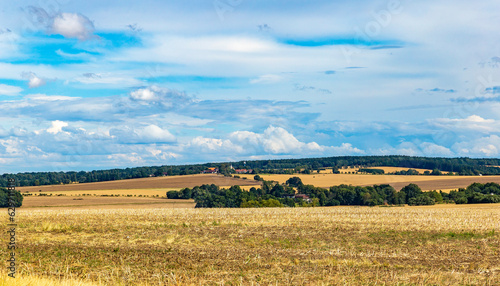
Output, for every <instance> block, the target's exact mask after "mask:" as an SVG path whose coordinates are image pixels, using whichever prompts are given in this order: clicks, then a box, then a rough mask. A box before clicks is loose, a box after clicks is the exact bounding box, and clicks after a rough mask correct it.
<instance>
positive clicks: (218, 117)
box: [0, 0, 500, 173]
mask: <svg viewBox="0 0 500 286" xmlns="http://www.w3.org/2000/svg"><path fill="white" fill-rule="evenodd" d="M4 2H5V3H2V5H1V7H0V173H10V172H27V171H65V170H93V169H104V168H115V167H133V166H145V165H169V164H185V163H202V162H211V161H233V160H250V159H267V158H299V157H301V158H302V157H319V156H335V155H372V154H375V155H388V154H404V155H418V156H446V157H451V156H467V157H500V113H499V110H500V104H499V103H500V34H499V33H498V26H499V24H500V14H499V13H498V11H500V2H499V1H497V0H485V1H480V2H477V1H476V2H474V1H463V0H458V1H457V0H453V1H452V0H449V1H448V0H443V1H430V0H422V1H412V0H399V1H398V0H384V1H365V0H360V1H332V0H325V1H323V0H318V1H297V0H287V1H269V0H267V1H264V0H186V1H159V0H157V1H130V0H120V1H95V0H88V1H74V0H48V1H4Z"/></svg>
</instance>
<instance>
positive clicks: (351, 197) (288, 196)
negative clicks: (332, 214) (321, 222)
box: [167, 177, 443, 208]
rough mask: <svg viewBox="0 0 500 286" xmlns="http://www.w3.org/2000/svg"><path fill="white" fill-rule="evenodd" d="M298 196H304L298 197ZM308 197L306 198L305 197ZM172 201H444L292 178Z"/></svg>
mask: <svg viewBox="0 0 500 286" xmlns="http://www.w3.org/2000/svg"><path fill="white" fill-rule="evenodd" d="M296 193H300V194H301V195H300V196H298V195H296ZM303 195H305V196H303ZM167 197H168V198H169V199H194V200H195V202H196V207H198V208H218V207H220V208H222V207H226V208H237V207H266V206H274V207H276V206H289V207H302V206H338V205H363V206H365V205H366V206H375V205H383V204H387V205H402V204H406V203H407V204H409V205H433V204H435V203H436V200H440V201H442V200H443V199H442V197H441V195H440V193H438V192H435V191H433V192H423V191H422V190H421V189H420V188H419V187H418V186H417V185H415V184H409V185H408V186H406V187H404V188H403V189H401V190H400V191H396V190H395V189H394V188H393V187H392V186H390V185H374V186H369V187H359V186H348V185H340V186H333V187H331V188H329V189H324V188H319V187H315V186H312V185H304V184H303V183H302V181H301V179H300V178H298V177H292V178H290V179H289V180H288V181H287V182H286V183H285V184H279V183H276V182H272V181H263V184H262V187H259V188H255V187H253V188H251V189H250V190H249V191H244V190H242V189H241V188H240V187H239V186H232V187H230V188H229V189H224V188H223V189H221V188H219V187H218V186H216V185H202V186H199V187H194V188H192V189H190V188H184V189H182V190H180V191H169V192H167Z"/></svg>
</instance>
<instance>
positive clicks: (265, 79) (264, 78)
mask: <svg viewBox="0 0 500 286" xmlns="http://www.w3.org/2000/svg"><path fill="white" fill-rule="evenodd" d="M282 80H283V77H282V76H279V75H275V74H266V75H261V76H259V77H258V78H255V79H252V80H250V83H252V84H256V83H276V82H279V81H282Z"/></svg>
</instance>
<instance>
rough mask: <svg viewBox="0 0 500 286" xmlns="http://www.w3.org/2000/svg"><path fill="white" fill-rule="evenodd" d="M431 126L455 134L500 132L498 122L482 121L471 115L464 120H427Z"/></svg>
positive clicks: (479, 117) (499, 123) (477, 116)
mask: <svg viewBox="0 0 500 286" xmlns="http://www.w3.org/2000/svg"><path fill="white" fill-rule="evenodd" d="M428 122H429V123H430V124H431V125H434V126H436V127H438V128H441V129H445V130H448V131H453V132H455V133H465V132H471V131H472V132H482V133H491V132H500V121H498V120H494V119H484V118H482V117H481V116H479V115H471V116H469V117H466V118H459V119H450V118H438V119H434V120H428Z"/></svg>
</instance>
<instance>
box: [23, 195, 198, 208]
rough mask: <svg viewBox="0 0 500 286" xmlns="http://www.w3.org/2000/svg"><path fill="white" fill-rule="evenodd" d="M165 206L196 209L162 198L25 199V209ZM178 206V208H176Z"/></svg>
mask: <svg viewBox="0 0 500 286" xmlns="http://www.w3.org/2000/svg"><path fill="white" fill-rule="evenodd" d="M131 204H133V205H158V206H160V205H164V206H165V207H194V206H195V203H194V202H193V200H169V199H161V198H156V199H155V198H136V197H132V198H128V197H94V196H83V197H70V196H62V197H45V196H42V197H38V196H33V197H24V200H23V206H22V207H21V208H22V209H24V208H34V207H83V206H96V207H99V208H102V207H103V206H117V207H119V206H123V205H131ZM176 205H177V206H176Z"/></svg>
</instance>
